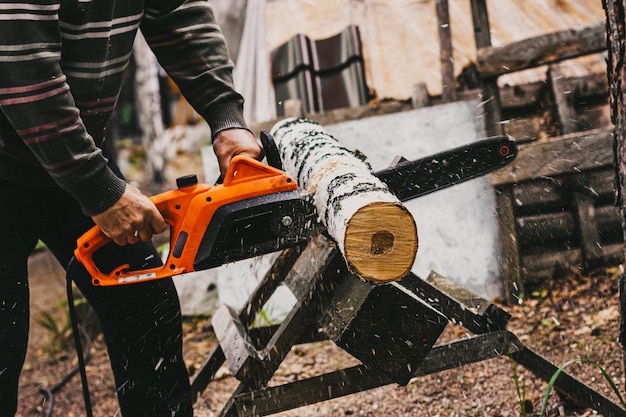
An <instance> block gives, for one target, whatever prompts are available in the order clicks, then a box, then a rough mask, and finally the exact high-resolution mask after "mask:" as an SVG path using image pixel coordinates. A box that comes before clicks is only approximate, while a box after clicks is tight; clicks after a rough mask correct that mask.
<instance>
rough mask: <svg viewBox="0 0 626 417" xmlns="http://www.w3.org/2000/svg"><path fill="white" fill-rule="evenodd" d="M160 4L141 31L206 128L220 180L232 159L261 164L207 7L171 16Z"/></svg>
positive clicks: (188, 6) (195, 4) (200, 1)
mask: <svg viewBox="0 0 626 417" xmlns="http://www.w3.org/2000/svg"><path fill="white" fill-rule="evenodd" d="M159 3H162V2H159V1H154V2H153V4H154V6H153V8H151V7H150V6H147V7H146V13H145V15H144V18H143V20H142V23H141V30H142V32H143V34H144V36H145V38H146V40H147V41H148V44H149V45H150V47H151V48H152V49H153V51H154V53H155V55H156V56H157V59H158V60H159V63H160V64H161V66H163V68H164V69H165V70H166V71H167V73H168V75H169V76H170V77H172V79H173V80H174V81H175V82H176V84H177V86H178V87H179V89H180V91H181V92H182V93H183V95H184V96H185V98H186V99H187V101H189V103H190V104H191V105H192V106H193V107H194V109H195V110H196V111H197V112H198V113H199V114H200V115H201V116H202V117H203V118H204V119H205V120H206V121H207V123H208V124H209V127H210V128H211V132H212V136H213V149H214V151H215V154H216V156H217V158H218V161H219V166H220V171H221V173H222V175H223V174H224V173H225V172H226V169H227V168H228V165H229V164H230V160H231V159H232V157H233V156H235V155H247V156H250V157H253V158H257V159H260V158H261V157H262V153H261V148H260V146H259V145H258V143H257V142H256V140H255V139H254V137H253V135H252V134H251V133H250V132H249V131H248V130H247V125H246V122H245V120H244V117H243V97H242V96H241V95H240V94H239V93H238V92H237V91H236V90H235V88H234V86H233V79H232V69H233V63H232V61H231V59H230V58H229V56H228V51H227V49H226V43H225V41H224V37H223V35H222V32H221V30H220V28H219V26H218V25H217V23H216V21H215V17H214V15H213V11H212V9H211V7H210V6H209V4H208V2H207V1H205V0H185V1H179V2H178V3H180V4H179V5H178V7H175V8H174V9H173V10H169V9H168V10H162V9H163V7H158V4H159Z"/></svg>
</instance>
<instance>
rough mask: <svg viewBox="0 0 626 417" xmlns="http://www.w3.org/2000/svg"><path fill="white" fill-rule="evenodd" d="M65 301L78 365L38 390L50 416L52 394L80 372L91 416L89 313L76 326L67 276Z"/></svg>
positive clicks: (47, 414)
mask: <svg viewBox="0 0 626 417" xmlns="http://www.w3.org/2000/svg"><path fill="white" fill-rule="evenodd" d="M66 281H67V287H66V289H67V303H68V307H69V311H70V321H71V323H72V334H73V336H74V344H75V345H76V354H77V356H78V365H77V366H76V367H74V368H73V369H72V370H71V371H70V372H69V373H68V374H67V375H65V376H64V377H63V379H61V381H59V382H58V383H56V384H55V385H54V386H53V387H52V388H46V387H43V386H42V387H39V392H40V393H42V394H43V395H45V396H46V398H47V400H48V410H47V412H46V417H52V411H53V410H54V395H55V394H56V393H58V392H59V391H60V390H61V388H63V387H64V386H65V385H66V384H67V383H68V382H69V381H70V380H71V379H72V378H73V377H74V375H76V374H77V373H80V377H81V382H82V386H83V399H84V401H85V409H86V413H87V417H92V416H93V412H92V408H91V398H90V395H89V385H88V381H87V373H86V370H85V366H86V363H88V362H89V360H90V359H91V352H90V351H91V337H89V333H88V332H87V325H88V323H89V315H88V317H87V318H86V319H85V320H84V322H83V323H82V325H81V326H80V327H79V326H78V319H77V316H76V307H75V305H74V292H73V290H72V280H71V279H69V277H68V278H67V280H66ZM88 313H93V310H92V309H91V308H90V309H89V312H88ZM81 335H82V336H83V338H84V339H85V345H86V346H85V349H86V351H87V354H86V355H84V356H83V349H82V344H81V340H80V337H81Z"/></svg>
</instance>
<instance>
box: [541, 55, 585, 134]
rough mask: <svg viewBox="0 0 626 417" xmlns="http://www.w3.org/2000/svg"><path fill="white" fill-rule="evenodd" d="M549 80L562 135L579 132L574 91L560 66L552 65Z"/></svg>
mask: <svg viewBox="0 0 626 417" xmlns="http://www.w3.org/2000/svg"><path fill="white" fill-rule="evenodd" d="M548 80H549V85H550V87H551V90H552V99H553V100H554V103H555V104H556V113H557V117H558V125H559V130H560V132H561V135H565V134H567V133H573V132H578V131H579V130H580V128H579V127H578V121H577V115H576V109H575V108H574V96H573V91H572V90H570V88H569V85H567V80H566V79H565V75H564V74H563V71H562V70H561V68H560V67H559V65H558V64H552V65H550V67H549V69H548Z"/></svg>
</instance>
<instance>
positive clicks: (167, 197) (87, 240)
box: [74, 177, 208, 285]
mask: <svg viewBox="0 0 626 417" xmlns="http://www.w3.org/2000/svg"><path fill="white" fill-rule="evenodd" d="M183 178H187V177H183ZM179 180H180V179H179ZM196 183H197V180H196ZM194 188H195V189H194V190H188V191H187V193H188V195H189V198H187V200H190V199H191V198H193V196H195V195H197V194H199V193H201V192H204V191H206V190H207V189H208V186H207V185H205V184H200V185H195V183H194ZM180 190H181V188H180V185H179V189H178V190H173V191H167V192H165V193H162V194H158V195H156V196H153V197H150V200H152V202H153V203H154V205H155V206H156V208H157V210H159V212H160V213H161V215H162V216H163V219H164V220H165V222H166V223H167V224H168V225H169V226H170V227H171V229H170V248H172V250H171V251H170V254H169V255H168V259H167V260H168V261H169V260H170V258H171V257H172V256H173V253H174V247H175V242H174V241H173V240H174V239H175V238H176V237H177V236H179V232H180V230H179V228H180V225H181V223H182V217H183V213H181V210H179V209H178V208H180V207H181V204H180V203H181V201H179V200H183V199H184V198H183V197H185V195H184V194H183V195H181V191H180ZM177 207H178V208H177ZM111 241H112V239H111V238H109V237H108V236H106V235H105V234H104V232H102V230H101V229H100V227H98V226H94V227H92V228H91V229H89V230H88V231H87V232H86V233H85V234H83V235H82V236H81V237H80V238H79V239H78V241H77V247H76V250H75V252H74V255H75V257H76V259H77V260H78V261H79V262H80V263H81V264H82V265H83V266H84V267H85V269H86V270H87V272H89V274H90V275H91V277H92V283H93V284H94V285H113V284H115V285H117V284H120V283H126V282H132V281H138V280H147V279H158V278H167V277H171V276H173V275H177V274H181V273H183V272H185V265H181V266H174V267H172V265H174V264H173V263H172V262H165V263H164V264H163V265H162V266H159V267H154V268H147V269H143V270H141V271H131V270H129V267H130V266H129V265H128V264H122V265H119V266H117V267H116V268H115V269H113V270H112V271H111V272H110V273H108V274H107V273H104V272H102V271H101V270H100V269H99V268H98V267H97V265H96V264H95V262H94V261H93V255H94V254H95V253H96V252H97V251H98V250H100V249H101V248H102V247H103V246H104V245H106V244H107V243H109V242H111Z"/></svg>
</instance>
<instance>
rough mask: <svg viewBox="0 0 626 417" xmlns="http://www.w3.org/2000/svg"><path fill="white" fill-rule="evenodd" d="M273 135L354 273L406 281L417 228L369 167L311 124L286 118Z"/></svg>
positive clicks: (290, 170) (372, 278)
mask: <svg viewBox="0 0 626 417" xmlns="http://www.w3.org/2000/svg"><path fill="white" fill-rule="evenodd" d="M271 133H272V135H273V136H274V140H275V142H276V144H277V146H278V149H279V152H280V155H281V158H282V160H283V165H284V167H285V170H286V171H287V172H288V173H289V174H291V175H292V176H293V177H294V178H295V179H296V181H297V182H298V186H299V187H300V188H301V189H303V190H305V191H308V192H310V193H312V194H313V195H314V202H315V206H316V208H317V212H318V215H319V216H320V220H321V221H322V223H323V224H324V225H325V226H326V228H327V230H328V234H329V235H330V236H331V237H332V238H333V239H334V240H335V241H336V242H337V245H338V247H339V250H340V251H341V253H342V254H343V256H344V258H345V259H346V262H347V264H348V267H349V269H350V270H351V271H352V272H353V273H355V274H357V275H358V276H360V277H361V278H363V279H365V280H368V281H373V282H387V281H393V280H397V279H400V278H402V277H404V276H405V275H406V274H407V273H408V272H409V271H410V269H411V267H412V266H413V262H414V261H415V255H416V252H417V246H418V240H417V227H416V225H415V221H414V220H413V217H412V216H411V214H410V213H409V211H408V210H407V209H406V208H405V207H404V205H402V203H401V202H400V201H399V200H398V199H397V197H396V196H395V195H394V194H392V193H391V192H390V191H389V189H388V188H387V186H386V185H385V184H384V183H383V182H382V181H380V180H379V179H378V178H376V177H375V176H374V175H373V173H372V169H371V167H370V166H369V164H368V163H367V162H365V161H363V160H361V159H359V158H358V157H357V156H355V155H354V154H353V153H352V152H350V151H349V150H348V149H346V148H344V147H343V146H341V145H340V144H339V142H338V141H337V140H336V139H335V138H333V137H332V136H331V135H329V134H328V133H326V132H325V130H324V129H323V127H322V126H320V125H319V124H317V123H315V122H313V121H310V120H307V119H294V118H291V119H285V120H283V121H281V122H279V123H277V124H276V125H274V127H273V128H272V132H271Z"/></svg>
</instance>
